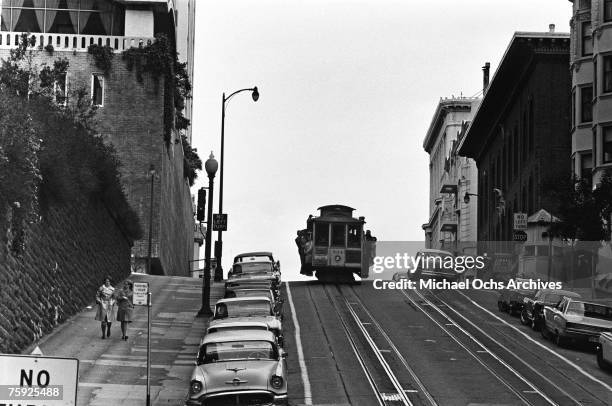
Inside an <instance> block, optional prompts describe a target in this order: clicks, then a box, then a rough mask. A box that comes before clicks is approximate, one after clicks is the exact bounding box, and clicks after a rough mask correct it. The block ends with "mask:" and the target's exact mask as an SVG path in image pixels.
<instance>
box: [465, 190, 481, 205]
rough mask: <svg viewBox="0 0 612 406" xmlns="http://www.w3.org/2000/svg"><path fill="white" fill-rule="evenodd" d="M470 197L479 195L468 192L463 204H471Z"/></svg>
mask: <svg viewBox="0 0 612 406" xmlns="http://www.w3.org/2000/svg"><path fill="white" fill-rule="evenodd" d="M470 196H478V195H477V194H475V193H468V192H465V196H463V202H464V203H465V204H470Z"/></svg>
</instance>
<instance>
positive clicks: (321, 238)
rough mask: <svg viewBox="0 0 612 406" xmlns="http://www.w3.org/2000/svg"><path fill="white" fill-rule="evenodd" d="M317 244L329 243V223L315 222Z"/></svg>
mask: <svg viewBox="0 0 612 406" xmlns="http://www.w3.org/2000/svg"><path fill="white" fill-rule="evenodd" d="M315 245H324V246H326V247H327V246H328V245H329V223H316V224H315Z"/></svg>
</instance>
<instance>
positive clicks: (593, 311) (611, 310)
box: [566, 302, 612, 321]
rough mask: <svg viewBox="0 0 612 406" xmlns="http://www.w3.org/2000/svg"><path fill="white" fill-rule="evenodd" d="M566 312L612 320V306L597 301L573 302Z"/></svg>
mask: <svg viewBox="0 0 612 406" xmlns="http://www.w3.org/2000/svg"><path fill="white" fill-rule="evenodd" d="M566 314H568V315H569V314H571V315H574V316H583V317H592V318H595V319H602V320H609V321H612V307H610V306H605V305H599V304H595V303H584V302H572V303H570V304H569V306H568V308H567V312H566Z"/></svg>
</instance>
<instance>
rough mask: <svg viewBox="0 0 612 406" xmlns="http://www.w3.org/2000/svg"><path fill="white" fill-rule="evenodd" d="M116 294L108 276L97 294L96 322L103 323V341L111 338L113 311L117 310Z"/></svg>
mask: <svg viewBox="0 0 612 406" xmlns="http://www.w3.org/2000/svg"><path fill="white" fill-rule="evenodd" d="M114 293H115V288H114V287H113V286H112V285H111V279H110V277H108V276H107V277H106V278H104V284H103V285H102V286H100V287H99V288H98V292H97V293H96V303H97V304H98V311H97V313H96V320H98V321H99V322H101V325H100V326H101V328H102V339H104V338H105V337H110V331H111V324H112V320H113V310H114V308H115V297H114ZM105 334H106V335H105Z"/></svg>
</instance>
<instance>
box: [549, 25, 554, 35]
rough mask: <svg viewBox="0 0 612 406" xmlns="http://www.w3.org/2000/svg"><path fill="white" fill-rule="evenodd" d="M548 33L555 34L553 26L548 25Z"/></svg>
mask: <svg viewBox="0 0 612 406" xmlns="http://www.w3.org/2000/svg"><path fill="white" fill-rule="evenodd" d="M548 32H549V33H551V34H552V33H553V32H555V25H554V24H548Z"/></svg>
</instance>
